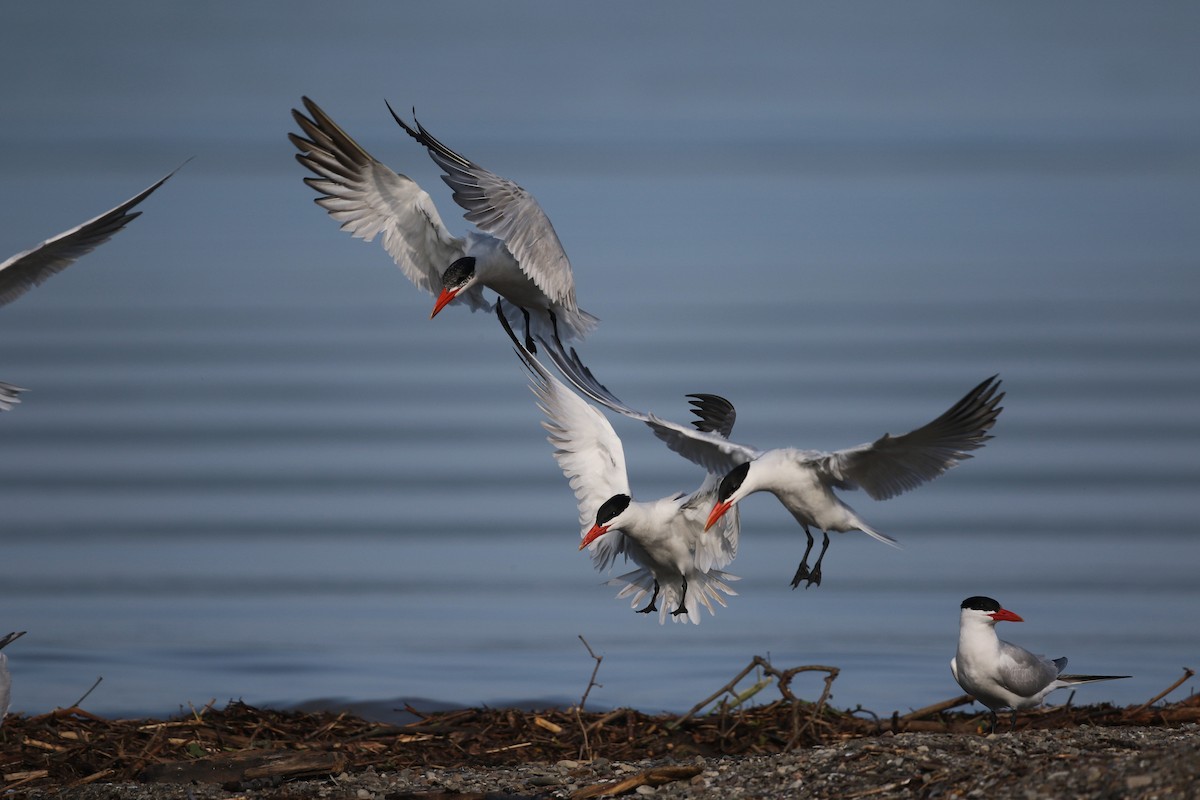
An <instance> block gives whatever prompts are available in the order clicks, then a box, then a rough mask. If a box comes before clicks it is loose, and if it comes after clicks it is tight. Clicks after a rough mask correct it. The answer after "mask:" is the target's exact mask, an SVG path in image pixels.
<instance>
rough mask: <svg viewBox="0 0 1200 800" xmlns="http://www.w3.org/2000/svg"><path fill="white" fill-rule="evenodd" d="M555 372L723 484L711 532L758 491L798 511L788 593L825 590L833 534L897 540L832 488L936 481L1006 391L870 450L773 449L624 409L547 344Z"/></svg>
mask: <svg viewBox="0 0 1200 800" xmlns="http://www.w3.org/2000/svg"><path fill="white" fill-rule="evenodd" d="M543 344H544V345H545V346H546V351H547V353H548V354H549V355H550V358H551V359H552V360H553V361H554V363H555V365H556V366H557V367H558V368H559V370H560V371H561V372H562V373H563V375H565V376H566V377H567V378H568V379H569V380H570V381H571V382H572V383H573V384H574V385H575V386H576V388H578V389H579V390H580V391H581V392H582V393H583V394H585V395H586V396H587V397H589V398H591V399H592V400H595V401H596V402H598V403H601V404H602V405H604V406H607V407H608V408H610V409H612V410H613V411H616V412H618V413H620V414H624V415H625V416H627V417H631V418H633V419H637V420H640V421H642V422H644V423H645V424H646V425H648V426H649V427H650V428H651V430H653V431H654V434H655V435H656V436H658V438H659V439H661V440H663V442H665V443H666V445H667V447H669V448H671V449H672V450H674V451H675V452H676V453H679V454H680V455H681V456H683V457H684V458H686V459H688V460H689V461H692V462H694V463H696V464H699V465H700V466H702V467H704V468H705V469H707V470H708V471H709V472H714V473H718V474H720V475H723V476H724V477H723V478H722V479H721V483H720V485H719V487H718V490H717V494H716V498H715V500H716V501H715V503H714V504H713V507H712V511H711V513H710V514H709V515H708V519H707V521H706V523H705V524H706V525H709V526H711V525H715V524H717V522H718V521H719V520H721V518H722V517H723V516H724V515H725V514H727V513H729V511H730V509H733V508H735V507H736V505H737V503H739V502H740V501H742V500H743V499H745V498H746V497H747V496H748V495H750V494H753V493H754V492H770V493H772V494H773V495H775V496H776V497H777V498H778V499H779V502H781V503H783V505H784V507H785V508H786V509H787V510H788V511H790V512H791V513H792V516H794V517H795V518H796V521H797V522H799V523H800V526H801V527H802V528H803V529H804V533H805V535H807V536H808V546H807V547H806V548H805V550H804V557H803V558H802V559H801V561H800V566H799V567H798V568H797V569H796V573H795V575H794V576H793V577H792V588H793V589H795V588H796V587H797V586H799V585H800V582H801V581H803V580H807V581H808V583H807V584H806V585H807V586H811V585H812V584H814V583H815V584H817V585H820V583H821V561H822V559H823V558H824V557H825V551H826V550H827V549H828V548H829V531H852V530H859V531H863V532H864V533H867V534H869V535H870V536H872V537H874V538H875V539H878V540H879V541H881V542H885V543H887V544H892V545H895V543H896V542H895V540H894V539H893V538H892V537H890V536H887V535H885V534H883V533H880V532H879V531H877V530H875V529H874V528H872V527H871V526H869V525H867V523H866V522H864V521H863V520H862V518H860V517H859V516H858V514H857V513H855V511H854V509H852V508H850V506H848V505H847V504H846V503H844V502H842V500H841V499H840V498H839V497H838V496H837V495H836V494H835V493H834V489H842V490H847V489H860V488H861V489H863V490H864V491H866V493H867V494H868V495H870V496H871V497H872V498H873V499H875V500H887V499H888V498H890V497H895V496H896V495H898V494H901V493H902V492H906V491H908V490H909V489H914V488H916V487H917V486H919V485H921V484H922V483H925V482H927V481H930V480H933V479H934V478H936V477H938V476H939V475H941V474H942V473H944V472H945V471H946V470H948V469H950V468H951V467H953V466H955V465H956V464H958V463H959V462H960V461H963V460H965V459H968V458H970V457H971V454H970V451H971V450H976V449H978V448H980V447H983V444H984V442H986V441H987V440H988V439H990V438H992V437H991V436H990V435H988V433H987V431H988V430H989V429H990V428H991V427H992V426H993V425H994V424H995V423H996V417H997V416H998V415H999V414H1000V412H1001V410H1002V408H1001V406H1000V405H999V403H1000V401H1001V400H1002V399H1003V397H1004V393H1003V392H1000V391H999V387H1000V381H999V380H997V378H996V377H995V376H993V377H991V378H988V379H987V380H985V381H983V382H982V383H980V384H979V385H978V386H976V387H975V388H974V389H972V390H971V391H969V392H967V394H966V396H964V397H963V398H962V399H961V400H959V401H958V402H957V403H955V404H954V406H952V407H951V408H950V410H948V411H947V412H946V413H944V414H942V415H941V416H940V417H938V418H937V419H935V420H934V421H933V422H930V423H929V424H927V425H924V426H922V427H920V428H917V429H916V430H914V431H909V432H908V433H906V434H904V435H902V436H891V435H889V434H884V435H883V436H882V437H880V438H879V439H876V440H875V441H874V442H870V443H868V444H861V445H858V446H857V447H851V448H847V449H845V450H836V451H834V452H831V453H827V452H822V451H819V450H798V449H796V448H791V447H787V448H777V449H773V450H760V449H758V448H756V447H751V446H749V445H744V444H737V443H736V442H732V441H730V440H729V439H728V438H726V437H723V436H719V435H716V434H714V433H712V432H706V431H697V430H692V429H691V428H688V427H687V426H685V425H680V424H678V423H675V422H670V421H668V420H665V419H662V418H660V417H658V416H656V415H654V414H649V413H646V412H643V411H637V410H635V409H632V408H630V407H629V406H627V405H625V403H623V402H622V401H621V400H620V399H618V398H617V397H616V396H615V395H613V393H612V392H610V391H609V390H608V389H607V388H605V387H604V386H603V385H602V384H600V383H599V382H598V381H597V380H596V379H595V377H594V376H593V375H592V373H591V371H590V370H588V368H587V367H586V366H585V365H584V364H583V363H582V362H581V361H580V360H579V355H578V354H577V353H576V352H575V350H574V349H572V350H571V352H570V354H569V355H568V354H567V353H566V352H565V351H564V349H563V348H562V347H555V346H552V343H549V342H545V341H544V342H543ZM813 527H816V528H818V529H819V530H820V531H821V532H822V533H823V534H824V537H825V539H824V542H823V543H822V546H821V552H820V554H819V555H818V556H817V561H816V564H815V565H814V566H813V567H812V568H809V566H808V557H809V555H810V553H811V552H812V548H813V535H812V531H811V528H813Z"/></svg>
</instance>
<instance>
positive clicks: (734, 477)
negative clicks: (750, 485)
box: [717, 461, 750, 503]
mask: <svg viewBox="0 0 1200 800" xmlns="http://www.w3.org/2000/svg"><path fill="white" fill-rule="evenodd" d="M749 471H750V462H749V461H747V462H746V463H745V464H739V465H737V466H736V467H734V468H733V469H731V470H729V472H727V473H726V474H725V477H724V478H721V485H720V486H718V487H717V502H718V503H724V502H725V501H726V500H728V499H729V496H730V495H732V494H733V493H734V492H736V491H737V490H738V489H740V488H741V486H742V481H744V480H746V473H747V472H749Z"/></svg>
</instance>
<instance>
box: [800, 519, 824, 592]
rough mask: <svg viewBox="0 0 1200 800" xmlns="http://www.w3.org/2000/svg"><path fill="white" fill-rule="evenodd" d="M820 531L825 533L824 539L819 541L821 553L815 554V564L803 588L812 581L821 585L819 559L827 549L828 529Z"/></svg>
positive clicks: (810, 584)
mask: <svg viewBox="0 0 1200 800" xmlns="http://www.w3.org/2000/svg"><path fill="white" fill-rule="evenodd" d="M822 533H823V534H824V535H825V541H824V542H822V543H821V554H820V555H818V556H817V563H816V566H814V567H813V568H812V574H811V575H809V576H808V583H806V584H805V585H804V588H805V589H807V588H808V587H809V586H812V585H813V584H814V583H815V584H816V585H817V586H820V585H821V559H823V558H825V551H826V550H828V549H829V531H822Z"/></svg>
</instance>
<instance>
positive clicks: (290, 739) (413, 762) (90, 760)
mask: <svg viewBox="0 0 1200 800" xmlns="http://www.w3.org/2000/svg"><path fill="white" fill-rule="evenodd" d="M751 670H757V671H758V674H759V675H760V676H761V679H760V680H759V681H758V682H757V683H756V684H755V687H758V688H762V686H763V685H766V684H768V683H769V682H773V683H774V684H775V686H776V688H777V689H778V690H779V694H780V697H779V698H778V699H776V700H774V701H773V702H769V703H764V704H761V705H756V706H749V705H746V704H745V702H744V701H745V699H746V695H748V694H752V693H753V691H757V689H754V688H753V687H752V690H751V691H743V692H740V693H739V692H738V691H737V689H736V687H737V683H738V681H740V680H741V679H742V678H744V677H745V676H746V675H747V674H749V673H750V672H751ZM812 670H817V671H824V672H826V673H827V677H826V679H825V680H826V685H825V691H824V692H823V693H822V695H821V697H820V699H818V700H817V701H816V702H809V701H805V700H801V699H799V698H797V697H795V696H794V695H792V693H791V690H790V688H789V684H790V681H791V678H792V677H793V676H794V675H796V674H798V673H800V672H803V671H812ZM1190 674H1191V673H1190V670H1189V671H1187V672H1185V675H1184V678H1183V679H1181V680H1180V681H1179V683H1182V682H1183V680H1185V679H1186V678H1188V677H1190ZM836 675H837V670H836V668H831V667H819V666H815V667H797V668H794V669H792V670H786V671H780V670H776V669H774V668H773V667H771V666H770V664H769V663H767V662H766V661H765V660H762V659H755V660H754V661H752V662H751V664H750V666H749V667H747V669H746V670H744V671H743V672H742V673H741V674H739V676H738V677H737V678H735V679H734V680H733V681H730V683H729V684H728V685H727V686H726V687H723V688H722V690H721V691H720V692H718V693H717V694H715V695H713V696H712V697H710V698H708V699H707V700H705V701H704V702H702V703H700V704H698V705H697V706H696V707H695V708H693V709H692V710H690V711H688V712H687V713H685V714H683V715H672V714H658V715H650V714H645V713H642V712H639V711H634V710H631V709H625V708H621V709H616V710H613V711H605V712H599V711H590V712H589V711H583V710H581V707H580V706H582V705H583V703H581V704H580V706H576V707H571V708H567V709H546V710H540V711H529V710H518V709H512V708H502V709H492V708H468V709H460V710H455V711H447V712H439V713H430V714H423V713H422V712H421V711H420V710H419V709H415V708H409V709H408V710H409V711H411V712H412V713H414V714H416V715H417V716H418V719H417V720H416V721H414V722H412V723H409V724H405V725H392V724H382V723H377V722H371V721H368V720H365V719H362V718H359V717H356V716H353V715H350V714H347V713H342V714H333V713H328V712H322V713H307V712H299V711H274V710H267V709H258V708H253V707H251V706H248V705H246V704H244V703H241V702H231V703H230V704H228V705H227V706H226V707H225V708H224V709H218V708H215V707H213V705H212V704H209V705H208V706H205V707H204V708H201V709H194V710H192V711H191V712H190V713H187V714H184V715H181V716H179V717H178V718H175V719H170V720H165V721H155V720H109V719H104V718H101V717H98V716H96V715H93V714H91V713H89V712H87V711H84V710H83V709H80V708H78V707H73V708H67V709H59V710H56V711H54V712H52V713H49V714H42V715H38V716H33V717H26V716H20V715H18V716H15V717H9V718H8V719H7V720H5V722H4V725H3V727H0V777H2V780H3V782H2V783H0V789H2V790H4V792H5V793H9V794H11V793H14V792H16V793H21V792H28V791H30V790H39V792H40V796H52V795H50V794H46V792H57V791H61V790H73V789H78V788H79V787H84V786H88V785H97V786H98V785H101V784H118V783H131V782H132V783H157V784H162V783H173V784H189V785H200V784H216V785H220V786H223V787H224V788H225V789H226V790H237V789H246V788H255V787H259V788H262V787H272V786H279V785H280V784H281V783H283V782H284V781H292V780H297V779H303V778H318V777H323V776H331V775H333V776H336V775H339V774H343V773H349V774H354V773H359V772H362V771H366V770H370V771H372V774H378V773H380V772H381V771H404V770H410V771H411V770H422V771H424V770H429V769H431V768H434V769H466V768H472V769H494V768H505V767H511V766H514V765H526V764H528V763H529V762H541V763H544V764H549V765H554V764H560V763H565V764H572V763H575V764H579V763H589V764H596V763H601V764H610V763H613V762H645V761H647V760H656V759H657V760H659V761H661V762H662V763H661V764H660V765H657V766H655V767H653V768H652V769H651V768H647V769H646V770H644V771H643V772H645V774H644V775H642V774H641V773H633V774H627V775H624V776H623V779H624V780H625V782H626V783H628V784H629V786H628V787H627V788H626V789H624V790H623V791H628V790H632V789H634V788H636V786H639V785H646V786H652V785H655V782H656V781H657V782H658V783H666V782H670V781H680V780H681V781H684V783H685V784H686V782H687V781H688V780H689V779H691V778H693V777H694V776H696V775H698V774H699V773H701V771H702V770H703V769H704V768H703V767H702V766H700V765H699V759H711V758H720V757H726V756H743V757H746V756H764V757H765V756H775V755H778V754H781V753H795V752H799V751H802V750H804V749H806V748H813V747H815V746H820V745H833V744H837V743H845V742H848V741H851V740H860V739H867V738H870V737H881V736H886V737H893V736H895V735H897V734H904V733H912V732H920V733H936V734H958V735H969V737H970V738H971V739H973V740H980V739H981V737H979V736H978V734H980V733H981V732H982V733H986V731H987V727H988V714H987V712H986V710H983V711H980V712H978V713H965V712H961V711H953V710H952V709H955V708H957V707H959V706H962V705H965V704H966V703H969V702H970V700H971V698H970V697H969V696H966V695H963V696H961V697H958V698H954V699H952V700H948V701H946V702H944V703H939V704H937V705H934V706H929V707H927V708H923V709H918V710H916V711H913V712H911V713H908V714H903V715H901V714H893V715H891V716H888V717H879V716H876V715H874V714H870V713H867V712H863V711H861V710H855V711H844V710H837V709H834V708H831V707H829V706H828V705H827V704H826V702H825V700H826V698H827V697H828V694H829V688H830V684H831V683H832V681H833V679H834V678H835V677H836ZM1179 683H1177V684H1175V686H1178V685H1179ZM1175 686H1172V687H1170V688H1169V689H1167V690H1166V691H1164V692H1162V693H1160V695H1158V696H1157V697H1155V698H1151V699H1150V700H1149V701H1148V702H1147V703H1144V704H1142V705H1140V706H1130V707H1126V708H1117V707H1113V706H1110V705H1100V706H1080V707H1076V706H1072V705H1070V704H1069V703H1068V704H1067V705H1064V706H1057V707H1052V708H1048V709H1044V710H1038V711H1035V712H1027V713H1022V714H1021V715H1020V717H1019V719H1018V722H1017V730H1021V731H1027V730H1031V729H1042V730H1045V729H1053V730H1063V729H1074V728H1079V727H1080V726H1090V727H1092V728H1101V727H1135V726H1136V727H1143V728H1145V727H1149V728H1156V727H1157V728H1178V727H1180V726H1188V727H1189V729H1193V731H1194V729H1195V726H1196V725H1197V724H1198V723H1200V696H1190V697H1188V698H1187V699H1184V700H1182V701H1179V702H1175V703H1169V704H1159V700H1161V699H1162V697H1163V696H1165V695H1166V694H1167V693H1168V692H1169V691H1171V690H1172V689H1174V688H1175ZM589 688H590V687H589ZM585 700H586V694H585ZM1004 728H1005V729H1007V725H1005V726H1004ZM1192 738H1193V739H1196V738H1197V737H1196V736H1195V733H1193V737H1192ZM672 765H675V766H678V767H679V769H678V770H676V772H675V773H672V772H671V768H673V767H672ZM693 765H694V766H693ZM654 770H658V772H657V774H652V773H653V772H654ZM663 770H666V771H665V772H664V771H663ZM685 773H687V774H685ZM621 777H622V776H621V775H617V776H615V777H614V781H613V782H615V781H616V780H617V779H618V778H621ZM608 783H610V782H605V783H604V784H603V785H608ZM547 785H550V784H547ZM880 785H883V784H880ZM610 788H611V787H610ZM581 791H582V790H577V791H576V792H575V793H574V794H573V795H572V796H574V797H580V798H583V797H589V796H599V795H598V794H597V795H587V794H583V793H581ZM881 791H882V790H881ZM608 793H610V794H611V793H612V792H608ZM113 796H119V795H113ZM359 796H364V795H359ZM429 796H431V797H432V796H433V795H429ZM559 796H562V795H559Z"/></svg>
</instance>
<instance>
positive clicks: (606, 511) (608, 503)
mask: <svg viewBox="0 0 1200 800" xmlns="http://www.w3.org/2000/svg"><path fill="white" fill-rule="evenodd" d="M627 508H629V495H627V494H615V495H613V496H612V497H610V498H608V499H607V500H605V501H604V504H603V505H601V506H600V508H599V510H597V511H596V524H597V525H604V524H606V523H608V522H611V521H612V520H614V519H616V518H617V516H619V515H620V514H621V512H622V511H624V510H625V509H627Z"/></svg>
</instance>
